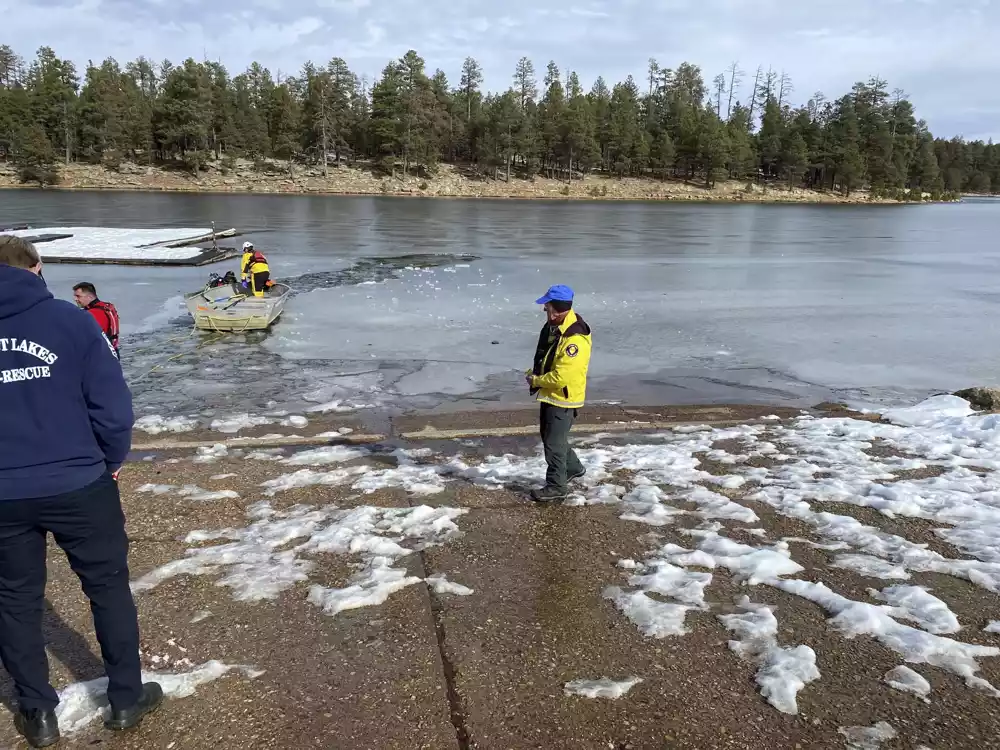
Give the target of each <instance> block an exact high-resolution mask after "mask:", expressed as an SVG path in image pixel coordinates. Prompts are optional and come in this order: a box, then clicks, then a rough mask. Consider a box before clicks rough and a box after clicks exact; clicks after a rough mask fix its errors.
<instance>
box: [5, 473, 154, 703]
mask: <svg viewBox="0 0 1000 750" xmlns="http://www.w3.org/2000/svg"><path fill="white" fill-rule="evenodd" d="M50 531H51V532H52V536H53V537H55V540H56V544H58V545H59V546H60V547H62V549H63V551H64V552H65V553H66V557H67V558H69V564H70V567H72V568H73V572H75V573H76V574H77V575H78V576H79V577H80V582H81V583H82V584H83V591H84V593H85V594H86V595H87V598H88V599H90V611H91V612H92V613H93V615H94V630H95V631H96V632H97V641H98V643H100V645H101V655H102V656H103V658H104V669H105V671H106V672H107V675H108V699H109V700H110V701H111V706H112V707H113V708H116V709H126V708H129V707H131V706H133V705H135V703H136V702H137V701H138V700H139V696H140V693H141V691H142V677H141V673H140V665H139V623H138V618H137V617H136V611H135V602H134V601H133V600H132V591H131V590H130V589H129V574H128V537H127V536H126V535H125V515H124V514H123V513H122V506H121V499H120V497H119V495H118V483H117V482H115V480H114V479H112V478H111V475H110V474H108V473H105V474H104V476H102V477H101V478H100V479H98V480H97V481H96V482H94V483H93V484H90V485H88V486H87V487H84V488H83V489H82V490H77V491H75V492H67V493H66V494H64V495H57V496H55V497H49V498H41V499H37V500H6V501H0V658H2V659H3V665H4V668H5V669H6V670H7V673H8V674H9V675H10V676H11V678H12V679H13V680H14V683H15V685H16V686H17V696H18V699H19V702H20V706H21V708H23V709H32V708H40V709H46V710H48V709H54V708H55V707H56V705H57V704H58V702H59V698H58V697H57V696H56V692H55V690H53V689H52V686H51V685H50V684H49V663H48V659H47V658H46V656H45V641H44V638H43V635H42V610H43V606H44V600H45V577H46V576H45V574H46V570H45V551H46V550H45V546H46V534H47V532H50Z"/></svg>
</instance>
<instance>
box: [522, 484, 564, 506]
mask: <svg viewBox="0 0 1000 750" xmlns="http://www.w3.org/2000/svg"><path fill="white" fill-rule="evenodd" d="M567 494H569V493H568V492H567V491H566V490H565V489H560V488H559V487H553V486H552V485H546V486H545V487H542V489H540V490H532V491H531V499H532V500H534V501H535V502H536V503H561V502H562V501H563V500H565V499H566V495H567Z"/></svg>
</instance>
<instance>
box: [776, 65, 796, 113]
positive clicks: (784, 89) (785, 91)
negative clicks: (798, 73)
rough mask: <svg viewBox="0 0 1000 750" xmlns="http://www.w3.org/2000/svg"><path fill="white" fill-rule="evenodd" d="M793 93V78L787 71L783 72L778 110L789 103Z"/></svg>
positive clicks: (779, 80) (779, 82)
mask: <svg viewBox="0 0 1000 750" xmlns="http://www.w3.org/2000/svg"><path fill="white" fill-rule="evenodd" d="M793 91H795V87H794V86H793V85H792V79H791V77H790V76H789V75H788V74H787V73H786V72H785V71H781V77H780V78H779V79H778V109H781V105H782V104H784V103H785V102H787V101H788V97H789V96H791V94H792V92H793Z"/></svg>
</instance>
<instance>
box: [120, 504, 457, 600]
mask: <svg viewBox="0 0 1000 750" xmlns="http://www.w3.org/2000/svg"><path fill="white" fill-rule="evenodd" d="M466 512H467V511H466V510H465V509H464V508H431V507H429V506H426V505H421V506H417V507H414V508H377V507H373V506H362V507H358V508H350V509H340V508H337V507H336V506H332V505H330V506H323V507H315V506H308V505H297V506H294V507H292V508H289V509H287V510H275V509H274V508H272V507H271V505H270V504H269V503H267V502H262V503H257V504H255V505H253V506H251V507H250V509H249V510H248V511H247V516H248V519H249V520H250V521H251V523H250V524H249V525H248V526H246V527H244V528H239V529H236V528H228V529H219V530H216V531H193V532H191V533H189V534H188V535H187V537H186V538H185V541H186V542H188V543H189V544H198V543H205V542H219V541H220V540H222V543H218V544H211V545H208V546H200V547H192V548H191V549H189V550H187V556H186V557H184V558H182V559H180V560H174V561H173V562H169V563H167V564H166V565H163V566H161V567H159V568H156V569H155V570H153V571H151V572H150V573H147V574H146V575H144V576H142V577H141V578H139V579H138V580H137V581H135V582H133V584H132V590H133V591H135V592H137V593H139V592H144V591H149V590H150V589H153V588H155V587H156V586H158V585H159V584H161V583H163V582H164V581H167V580H169V579H171V578H174V577H176V576H179V575H219V576H220V578H219V579H218V581H217V582H216V585H218V586H225V587H228V588H230V589H231V590H232V595H233V598H234V599H236V600H238V601H256V600H261V599H274V598H276V597H277V596H278V594H280V593H281V592H282V591H286V590H287V589H290V588H292V587H293V586H294V585H295V584H297V583H300V582H304V581H307V580H308V579H309V574H310V573H311V572H312V570H313V569H314V567H315V563H314V562H313V560H312V559H310V558H311V557H313V556H315V555H317V554H339V555H356V556H359V557H360V558H361V559H360V562H358V563H356V564H355V565H354V567H355V569H356V571H357V572H356V573H355V574H354V575H353V576H352V577H351V579H350V580H349V581H348V585H347V586H346V587H344V588H339V589H336V588H325V587H323V586H319V585H314V586H312V588H311V589H310V591H309V601H310V602H312V603H314V604H316V605H318V606H320V607H322V608H323V609H324V611H326V612H327V613H329V614H336V613H337V612H341V611H343V610H345V609H354V608H356V607H364V606H373V605H376V604H381V603H382V602H384V601H385V600H386V599H387V598H388V597H389V596H390V595H391V594H392V593H394V592H396V591H398V590H400V589H402V588H405V587H406V586H410V585H413V584H414V583H419V582H420V581H422V580H423V579H421V578H418V577H415V576H409V575H407V573H406V571H405V570H404V569H402V568H396V567H395V565H396V564H397V563H398V562H399V561H401V560H402V559H403V558H405V557H407V556H408V555H411V554H413V553H414V552H416V551H419V550H422V549H426V548H427V547H431V546H435V545H439V544H443V543H444V542H446V541H448V540H450V539H453V538H455V537H457V536H458V535H460V534H461V532H460V530H459V528H458V526H457V525H456V524H455V519H457V518H458V517H459V516H461V515H463V514H464V513H466ZM404 544H406V545H408V546H403V545H404ZM306 556H308V557H306ZM432 585H433V584H432Z"/></svg>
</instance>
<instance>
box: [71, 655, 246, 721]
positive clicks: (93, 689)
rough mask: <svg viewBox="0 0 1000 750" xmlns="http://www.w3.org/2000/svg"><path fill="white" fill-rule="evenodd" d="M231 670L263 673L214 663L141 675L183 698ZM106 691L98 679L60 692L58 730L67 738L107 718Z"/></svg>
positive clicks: (104, 681)
mask: <svg viewBox="0 0 1000 750" xmlns="http://www.w3.org/2000/svg"><path fill="white" fill-rule="evenodd" d="M234 669H235V670H239V671H241V672H243V673H244V674H245V675H246V676H247V677H249V678H250V679H254V678H255V677H259V676H260V675H261V674H263V672H259V671H257V670H255V669H254V668H253V667H248V666H243V665H236V664H223V663H222V662H220V661H214V660H213V661H208V662H205V663H204V664H202V665H201V666H198V667H195V668H194V669H192V670H190V671H188V672H180V673H168V672H143V673H142V680H143V682H149V681H153V682H158V683H160V686H161V687H162V688H163V694H164V695H165V696H167V697H171V698H185V697H187V696H189V695H193V694H194V692H195V690H196V689H197V688H198V687H199V686H200V685H204V684H205V683H208V682H212V681H213V680H217V679H219V678H220V677H222V676H223V675H225V674H226V673H228V672H230V671H232V670H234ZM107 690H108V678H107V677H100V678H98V679H96V680H90V681H88V682H74V683H72V684H71V685H67V686H66V687H65V688H63V689H62V690H60V691H59V705H58V707H57V708H56V716H57V717H58V719H59V729H60V731H61V732H62V733H63V734H66V735H70V734H73V733H75V732H78V731H80V730H81V729H83V728H85V727H86V726H87V725H88V724H91V723H93V722H95V721H97V720H98V719H100V718H103V717H106V716H107V713H108V711H109V710H110V708H109V706H108V699H107Z"/></svg>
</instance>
